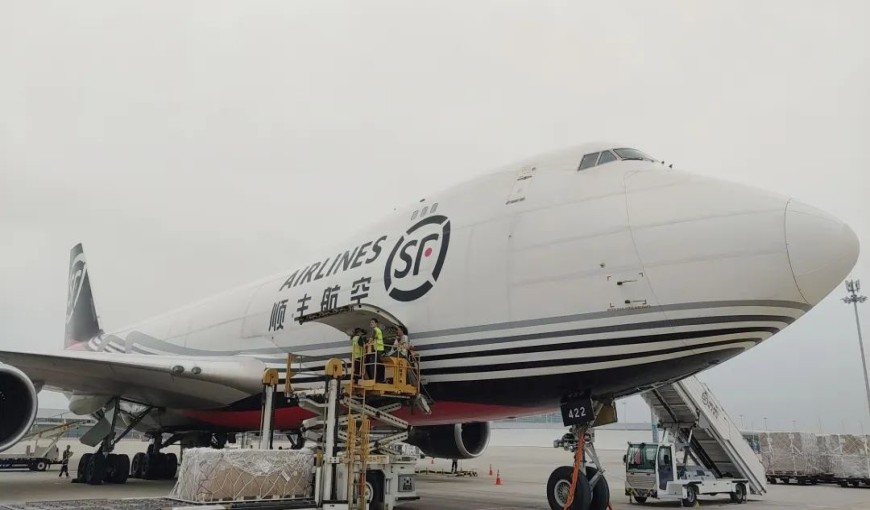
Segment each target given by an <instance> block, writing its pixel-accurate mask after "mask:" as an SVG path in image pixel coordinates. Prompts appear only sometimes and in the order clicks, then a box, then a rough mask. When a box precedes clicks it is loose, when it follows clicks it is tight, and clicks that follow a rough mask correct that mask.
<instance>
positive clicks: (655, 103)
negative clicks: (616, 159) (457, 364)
mask: <svg viewBox="0 0 870 510" xmlns="http://www.w3.org/2000/svg"><path fill="white" fill-rule="evenodd" d="M868 19H870V3H868V2H863V1H855V2H844V1H841V2H796V1H787V2H772V1H765V2H758V1H744V2H735V1H728V2H724V1H723V2H689V1H685V2H664V1H659V2H574V1H572V2H540V1H528V2H508V1H497V2H496V1H493V2H465V1H463V2H405V1H402V2H398V1H397V2H324V1H316V2H307V3H305V2H232V3H231V2H220V1H200V2H184V1H163V2H154V1H148V2H144V1H140V2H129V1H116V0H112V1H104V2H96V1H89V2H85V1H80V2H43V1H31V0H28V1H24V0H22V1H10V0H0V346H2V347H0V348H2V349H8V350H14V349H26V350H36V351H44V352H49V351H53V350H59V349H60V348H61V346H62V342H63V316H64V307H65V291H66V289H65V285H66V271H67V264H68V257H69V248H70V247H71V246H72V245H73V244H75V243H76V242H78V241H83V242H84V243H85V250H86V253H87V255H88V259H89V263H90V270H91V277H92V282H93V285H94V292H95V294H96V299H97V306H98V310H99V313H100V315H101V319H102V322H103V325H104V327H105V328H106V329H113V328H116V327H120V326H122V325H124V324H126V323H129V322H132V321H135V320H138V319H141V318H144V317H147V316H150V315H153V314H156V313H159V312H162V311H166V310H168V309H171V308H174V307H177V306H180V305H183V304H185V303H187V302H189V301H192V300H195V299H198V298H202V297H204V296H207V295H209V294H212V293H215V292H218V291H221V290H224V289H226V288H229V287H231V286H234V285H239V284H243V283H245V282H246V281H249V280H252V279H255V278H259V277H261V276H264V275H267V274H271V273H274V272H276V271H279V270H283V269H286V268H288V267H289V266H291V265H293V263H294V262H298V261H300V260H309V259H312V258H316V257H317V256H319V255H320V254H319V253H318V252H317V247H318V246H320V245H322V244H324V243H327V242H329V241H330V240H334V239H336V238H341V236H343V235H347V234H349V233H350V232H352V231H353V230H354V229H356V228H358V227H359V226H362V225H365V224H367V223H369V222H373V221H376V220H377V219H378V218H379V217H380V216H381V215H383V214H384V213H386V212H387V211H390V210H392V208H393V207H394V206H396V205H403V204H405V203H407V202H410V201H413V200H416V199H417V198H420V197H422V196H425V195H427V194H429V193H431V192H432V191H435V190H438V189H440V188H442V187H445V186H447V185H450V184H453V183H456V182H460V181H462V180H465V179H467V178H468V177H470V176H473V175H475V174H479V173H483V172H487V171H489V170H490V169H492V168H494V167H496V166H498V165H501V164H504V163H509V162H511V161H512V160H516V159H520V158H524V157H526V156H530V155H533V154H535V153H538V152H541V151H545V150H550V149H555V148H560V147H564V146H569V145H574V144H578V143H582V142H586V141H593V140H602V139H603V140H615V141H618V142H621V143H625V144H630V145H631V146H635V147H638V148H640V149H641V150H644V151H646V152H648V153H650V154H652V155H654V156H655V157H658V158H660V159H664V160H666V161H668V162H673V163H675V166H676V167H678V168H680V169H684V170H690V171H694V172H697V173H700V174H705V175H711V176H717V177H722V178H727V179H732V180H735V181H740V182H745V183H752V184H754V185H757V186H759V187H762V188H767V189H771V190H776V191H779V192H781V193H784V194H788V195H793V196H795V197H798V198H800V199H801V200H803V201H805V202H807V203H810V204H812V205H815V206H817V207H821V208H823V209H825V210H827V211H829V212H831V213H833V214H835V215H836V216H838V217H840V218H842V219H843V220H845V221H847V222H848V223H849V224H850V225H851V226H852V228H853V229H855V231H856V232H857V233H858V237H859V238H860V239H861V241H862V242H863V244H864V246H865V250H864V253H863V254H862V256H861V258H860V260H859V263H858V266H857V268H856V269H855V271H854V276H855V277H861V276H864V277H865V280H866V281H867V287H868V289H867V291H868V292H870V255H868V254H867V252H868V250H870V248H868V247H870V241H868V240H870V218H868V214H867V212H868V207H867V206H866V205H865V204H864V203H862V200H864V199H865V198H866V195H867V192H868V191H870V190H868V187H870V186H868V183H870V181H868V177H867V172H868V169H870V164H868V163H870V151H868V149H867V141H868V135H870V99H868V94H867V91H868V90H870V57H868V55H870V52H868V48H870V35H868V31H867V30H866V24H867V23H866V22H867V20H868ZM841 294H842V293H841V291H840V290H838V291H836V292H835V294H834V295H833V296H831V297H829V298H828V299H827V300H826V301H824V302H823V303H822V304H820V305H819V306H818V307H817V308H816V309H815V310H813V311H812V312H810V313H809V314H807V315H806V316H805V317H804V318H802V319H801V320H800V321H798V322H797V323H796V324H794V325H792V326H791V327H789V328H788V329H786V330H785V331H784V332H782V333H780V334H778V335H776V336H775V337H773V338H772V339H770V340H769V341H767V342H765V343H763V344H762V345H761V346H759V347H758V348H756V349H754V350H752V351H750V352H748V353H746V354H744V355H742V356H740V357H738V358H736V359H734V360H731V361H729V362H728V363H725V364H724V365H722V366H720V367H717V368H716V369H714V370H711V371H709V372H707V373H705V374H704V376H703V377H702V378H703V379H704V380H705V381H707V382H708V383H709V384H711V386H712V387H713V389H714V390H715V392H716V393H717V394H718V395H719V397H720V399H722V400H723V401H724V403H725V404H726V407H727V409H728V410H729V411H730V413H731V414H732V415H733V416H734V417H735V419H737V417H738V416H739V415H741V414H743V415H744V416H745V418H744V419H745V422H746V425H747V426H750V423H754V424H755V425H756V428H760V427H761V422H762V418H763V417H768V419H769V426H770V427H771V428H773V427H778V428H787V429H790V428H791V427H792V420H796V421H797V426H798V427H799V428H805V429H810V430H817V429H818V426H819V420H820V419H821V422H822V426H823V428H824V429H825V430H830V431H840V430H843V429H844V428H845V429H846V430H854V431H857V430H859V428H860V427H861V426H863V428H864V430H865V431H868V432H870V418H868V412H867V409H866V407H865V400H864V390H863V381H862V376H861V372H860V370H861V369H860V361H859V357H858V348H857V341H856V333H855V327H854V323H853V318H852V314H851V313H852V312H851V310H850V309H849V308H848V307H846V305H844V304H842V303H840V302H839V301H837V299H838V298H839V297H840V296H841ZM863 319H864V322H865V324H870V305H865V307H864V311H863ZM61 404H62V400H61V399H59V398H58V397H57V396H55V397H48V398H46V399H45V400H44V405H46V406H60V405H61ZM646 413H647V411H645V410H644V409H643V408H642V404H641V403H640V402H638V400H637V399H634V400H632V402H631V404H630V407H629V410H628V419H629V420H631V421H639V420H641V419H642V418H645V417H646V416H647V414H646ZM623 419H625V417H623ZM862 423H863V424H862Z"/></svg>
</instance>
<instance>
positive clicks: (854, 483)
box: [849, 480, 861, 487]
mask: <svg viewBox="0 0 870 510" xmlns="http://www.w3.org/2000/svg"><path fill="white" fill-rule="evenodd" d="M849 483H850V484H851V485H852V487H860V486H861V481H860V480H849Z"/></svg>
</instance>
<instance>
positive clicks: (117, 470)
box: [107, 454, 130, 484]
mask: <svg viewBox="0 0 870 510" xmlns="http://www.w3.org/2000/svg"><path fill="white" fill-rule="evenodd" d="M109 472H110V473H111V474H110V475H109V476H108V477H107V481H109V482H111V483H118V484H121V483H127V478H129V477H130V457H129V456H127V455H115V454H112V455H109Z"/></svg>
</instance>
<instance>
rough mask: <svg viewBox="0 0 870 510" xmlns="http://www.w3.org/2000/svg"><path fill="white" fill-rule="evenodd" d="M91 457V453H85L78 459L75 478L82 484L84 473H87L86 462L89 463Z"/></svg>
mask: <svg viewBox="0 0 870 510" xmlns="http://www.w3.org/2000/svg"><path fill="white" fill-rule="evenodd" d="M93 455H94V454H93V453H86V454H84V455H82V458H80V459H79V467H78V470H77V471H76V478H78V479H79V480H81V481H82V482H84V481H85V471H87V466H88V462H90V461H91V457H92V456H93Z"/></svg>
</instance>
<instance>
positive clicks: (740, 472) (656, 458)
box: [624, 376, 767, 504]
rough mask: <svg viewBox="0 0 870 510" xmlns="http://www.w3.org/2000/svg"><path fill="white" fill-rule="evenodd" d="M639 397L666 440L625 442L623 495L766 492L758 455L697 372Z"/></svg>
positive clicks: (741, 497)
mask: <svg viewBox="0 0 870 510" xmlns="http://www.w3.org/2000/svg"><path fill="white" fill-rule="evenodd" d="M642 397H643V399H644V400H645V401H646V402H647V404H649V406H650V408H651V409H652V411H653V413H654V414H655V416H656V418H657V420H658V425H659V427H660V428H662V429H663V430H664V432H665V435H664V437H665V440H664V441H663V442H661V443H633V444H629V448H628V452H627V453H626V456H625V459H624V460H625V464H626V482H625V493H626V495H628V496H629V497H632V498H634V499H635V501H637V502H639V503H642V502H644V501H646V500H647V499H648V498H660V499H676V500H682V501H683V502H684V503H691V504H693V503H694V499H693V498H697V496H698V495H701V494H709V495H713V494H720V493H728V494H730V495H731V499H732V500H734V501H736V502H742V501H745V499H746V494H747V493H752V494H756V495H762V494H764V493H766V492H767V479H766V478H765V474H764V466H762V464H761V462H760V461H759V460H758V456H757V455H756V454H755V452H754V451H753V450H752V448H751V447H750V446H749V444H748V443H747V442H746V440H745V439H744V438H743V436H742V434H741V432H740V429H739V428H738V427H737V425H736V424H735V423H734V421H733V420H732V419H731V417H730V416H728V413H726V412H725V409H724V408H723V407H722V405H721V404H720V403H719V401H718V400H717V399H716V397H715V396H714V395H713V392H712V391H710V388H708V387H707V385H705V384H704V383H702V382H701V381H700V380H698V378H697V377H694V376H693V377H689V378H686V379H683V380H681V381H677V382H674V383H671V384H667V385H664V386H661V387H658V388H655V389H652V390H649V391H647V392H645V393H643V394H642ZM678 456H681V457H682V459H681V460H680V462H678Z"/></svg>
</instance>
